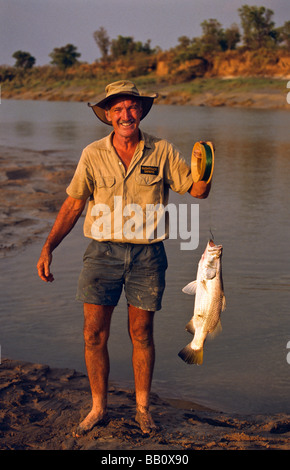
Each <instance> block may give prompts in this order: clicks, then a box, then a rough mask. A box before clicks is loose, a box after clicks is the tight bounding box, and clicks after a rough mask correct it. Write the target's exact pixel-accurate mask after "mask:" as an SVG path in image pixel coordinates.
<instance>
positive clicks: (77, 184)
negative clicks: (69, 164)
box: [66, 150, 94, 199]
mask: <svg viewBox="0 0 290 470" xmlns="http://www.w3.org/2000/svg"><path fill="white" fill-rule="evenodd" d="M66 192H67V194H68V195H69V196H71V197H74V198H75V199H87V198H88V197H90V196H91V194H93V192H94V184H93V176H92V171H91V168H90V165H89V163H88V161H87V155H86V151H85V150H84V151H83V152H82V155H81V158H80V160H79V163H78V165H77V168H76V171H75V173H74V175H73V178H72V180H71V182H70V184H69V186H68V187H67V188H66Z"/></svg>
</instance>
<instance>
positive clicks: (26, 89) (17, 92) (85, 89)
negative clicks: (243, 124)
mask: <svg viewBox="0 0 290 470" xmlns="http://www.w3.org/2000/svg"><path fill="white" fill-rule="evenodd" d="M134 80H135V82H136V84H137V86H138V87H140V89H142V90H144V91H149V92H151V91H157V92H158V94H159V97H158V99H157V100H156V104H157V105H158V104H159V105H162V104H166V105H169V104H170V105H184V106H186V105H188V106H213V107H220V106H228V107H245V108H259V109H285V110H288V109H290V105H289V104H288V103H287V93H288V92H289V90H288V89H287V83H288V81H287V80H286V79H278V78H261V77H260V78H250V77H248V78H247V77H240V78H239V77H237V78H230V77H228V78H197V79H195V80H191V81H188V82H186V83H179V84H170V83H168V82H158V81H155V80H149V79H146V80H145V79H144V78H143V79H142V78H136V79H134ZM104 88H105V82H104V84H103V85H102V86H100V84H98V86H93V85H92V83H91V82H90V83H89V84H88V83H87V82H86V81H84V82H77V83H75V82H74V81H71V80H68V81H60V82H56V83H54V84H49V83H48V84H45V83H42V82H39V83H37V85H33V84H31V85H30V84H29V82H27V83H24V84H23V85H18V86H17V87H13V82H11V84H6V83H4V84H3V85H2V99H16V100H18V99H19V100H46V101H78V102H94V101H97V100H99V99H101V97H103V93H104V92H103V90H104Z"/></svg>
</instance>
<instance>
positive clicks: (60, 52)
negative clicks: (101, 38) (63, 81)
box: [49, 44, 81, 70]
mask: <svg viewBox="0 0 290 470" xmlns="http://www.w3.org/2000/svg"><path fill="white" fill-rule="evenodd" d="M49 56H50V57H51V58H52V61H51V64H53V65H56V66H57V67H59V68H60V69H63V70H65V69H67V68H68V67H71V66H72V65H75V64H76V63H77V62H78V57H80V56H81V54H80V53H79V52H77V48H76V47H75V46H74V45H73V44H67V45H66V46H63V47H55V48H54V49H53V51H52V52H51V53H50V54H49Z"/></svg>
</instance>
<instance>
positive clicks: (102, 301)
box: [76, 240, 167, 311]
mask: <svg viewBox="0 0 290 470" xmlns="http://www.w3.org/2000/svg"><path fill="white" fill-rule="evenodd" d="M166 269H167V257H166V253H165V249H164V245H163V242H157V243H152V244H148V245H147V244H133V243H115V242H110V241H104V242H98V241H96V240H92V241H91V243H90V244H89V246H88V248H87V249H86V252H85V254H84V257H83V269H82V271H81V273H80V276H79V282H78V290H77V296H76V298H77V300H80V301H82V302H85V303H89V304H95V305H114V306H115V305H117V303H118V301H119V299H120V296H121V293H122V290H123V286H124V292H125V296H126V299H127V303H128V304H130V305H132V306H134V307H137V308H141V309H143V310H150V311H156V310H160V309H161V301H162V296H163V292H164V288H165V271H166Z"/></svg>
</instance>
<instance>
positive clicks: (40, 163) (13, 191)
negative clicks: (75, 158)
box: [0, 146, 75, 257]
mask: <svg viewBox="0 0 290 470" xmlns="http://www.w3.org/2000/svg"><path fill="white" fill-rule="evenodd" d="M74 170H75V165H74V164H72V163H70V162H68V161H67V160H66V159H65V157H64V155H63V154H61V153H58V152H55V151H49V150H48V151H33V150H28V149H19V148H13V147H1V146H0V201H1V203H0V204H1V213H0V257H4V256H7V255H9V253H11V252H13V251H14V250H16V249H20V248H22V247H24V246H25V245H27V244H28V243H32V242H33V241H35V239H36V238H37V237H39V236H41V235H43V234H44V233H48V230H49V228H50V227H51V225H52V223H53V221H54V219H55V216H56V214H57V212H58V210H59V208H60V206H61V204H62V202H63V201H64V199H65V197H66V193H65V189H66V186H67V184H68V183H69V181H70V179H71V177H72V175H73V172H74Z"/></svg>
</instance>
